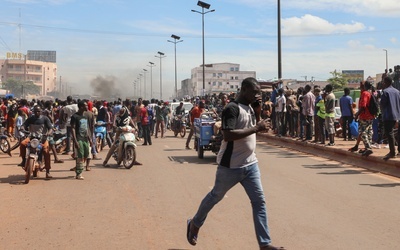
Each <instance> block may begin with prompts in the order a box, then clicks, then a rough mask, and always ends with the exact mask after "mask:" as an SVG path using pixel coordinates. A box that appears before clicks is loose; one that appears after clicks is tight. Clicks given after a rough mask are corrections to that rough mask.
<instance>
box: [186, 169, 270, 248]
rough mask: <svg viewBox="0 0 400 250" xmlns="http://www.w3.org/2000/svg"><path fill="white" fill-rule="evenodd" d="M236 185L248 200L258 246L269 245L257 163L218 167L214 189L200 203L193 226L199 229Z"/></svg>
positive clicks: (265, 212) (263, 199)
mask: <svg viewBox="0 0 400 250" xmlns="http://www.w3.org/2000/svg"><path fill="white" fill-rule="evenodd" d="M237 183H240V184H242V186H243V187H244V189H245V191H246V193H247V195H248V197H249V198H250V201H251V206H252V208H253V221H254V227H255V230H256V235H257V241H258V244H259V245H260V246H265V245H268V244H270V243H271V237H270V234H269V229H268V219H267V206H266V204H265V197H264V191H263V188H262V184H261V174H260V170H259V169H258V164H257V163H254V164H252V165H250V166H247V167H244V168H226V167H223V166H218V168H217V174H216V177H215V184H214V187H213V189H212V190H211V192H209V193H208V194H207V195H206V197H204V199H203V201H202V202H201V204H200V207H199V210H198V211H197V213H196V215H195V216H194V217H193V224H194V225H195V226H196V227H199V228H200V227H201V226H202V225H203V224H204V222H205V220H206V218H207V214H208V213H209V212H210V211H211V209H212V208H213V207H214V206H215V205H216V204H217V203H218V202H219V201H221V200H222V198H224V196H225V194H226V193H227V192H228V190H229V189H231V188H232V187H233V186H235V185H236V184H237Z"/></svg>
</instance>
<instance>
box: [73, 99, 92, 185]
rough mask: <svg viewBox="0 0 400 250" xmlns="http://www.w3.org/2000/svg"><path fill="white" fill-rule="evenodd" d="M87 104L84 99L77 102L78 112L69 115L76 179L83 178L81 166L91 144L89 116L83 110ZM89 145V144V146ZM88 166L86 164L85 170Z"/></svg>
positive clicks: (86, 107)
mask: <svg viewBox="0 0 400 250" xmlns="http://www.w3.org/2000/svg"><path fill="white" fill-rule="evenodd" d="M87 109H88V106H87V103H86V102H85V101H80V102H79V103H78V112H76V113H75V114H73V115H72V117H71V129H72V138H73V140H74V145H75V150H76V151H75V152H76V166H75V173H76V179H78V180H83V179H84V178H83V176H82V172H83V166H84V163H85V162H86V160H87V158H88V157H89V154H90V147H91V146H92V136H91V132H90V125H89V118H88V116H87V114H85V112H86V111H87ZM89 145H90V146H89ZM88 168H89V166H87V165H86V170H89V169H88Z"/></svg>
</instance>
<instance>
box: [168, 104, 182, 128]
mask: <svg viewBox="0 0 400 250" xmlns="http://www.w3.org/2000/svg"><path fill="white" fill-rule="evenodd" d="M178 115H182V116H183V115H185V107H183V102H180V103H179V106H178V107H176V108H175V116H178ZM175 126H176V121H175V119H174V118H172V124H171V127H172V130H175Z"/></svg>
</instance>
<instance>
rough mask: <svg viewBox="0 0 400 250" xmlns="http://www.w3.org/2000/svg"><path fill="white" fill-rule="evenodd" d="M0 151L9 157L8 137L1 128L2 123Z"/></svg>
mask: <svg viewBox="0 0 400 250" xmlns="http://www.w3.org/2000/svg"><path fill="white" fill-rule="evenodd" d="M0 130H1V132H0V150H1V151H3V153H6V154H9V155H10V156H11V153H10V152H11V151H10V148H11V146H10V141H9V140H8V136H7V135H6V133H5V128H4V127H3V125H2V123H0Z"/></svg>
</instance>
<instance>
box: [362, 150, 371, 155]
mask: <svg viewBox="0 0 400 250" xmlns="http://www.w3.org/2000/svg"><path fill="white" fill-rule="evenodd" d="M372 153H373V152H372V150H371V149H369V148H367V149H366V150H365V151H364V153H362V156H369V155H370V154H372Z"/></svg>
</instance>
